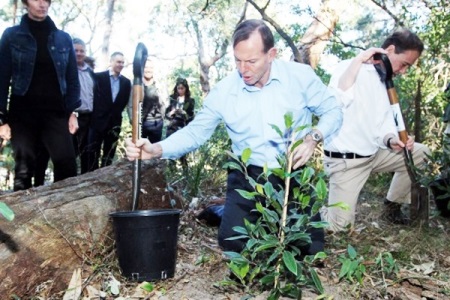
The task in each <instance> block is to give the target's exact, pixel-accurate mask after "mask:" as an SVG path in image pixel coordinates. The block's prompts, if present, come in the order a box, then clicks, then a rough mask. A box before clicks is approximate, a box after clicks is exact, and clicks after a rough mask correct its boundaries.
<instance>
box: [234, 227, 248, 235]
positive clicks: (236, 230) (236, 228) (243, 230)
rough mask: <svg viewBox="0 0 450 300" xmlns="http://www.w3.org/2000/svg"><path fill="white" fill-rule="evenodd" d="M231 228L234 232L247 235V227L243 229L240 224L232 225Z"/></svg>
mask: <svg viewBox="0 0 450 300" xmlns="http://www.w3.org/2000/svg"><path fill="white" fill-rule="evenodd" d="M233 230H234V231H235V232H237V233H241V234H245V235H248V231H247V229H245V228H244V227H242V226H234V227H233Z"/></svg>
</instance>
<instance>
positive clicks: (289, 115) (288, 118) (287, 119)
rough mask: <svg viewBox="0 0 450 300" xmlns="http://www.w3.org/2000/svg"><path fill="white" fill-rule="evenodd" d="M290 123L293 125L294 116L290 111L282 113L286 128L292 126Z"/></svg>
mask: <svg viewBox="0 0 450 300" xmlns="http://www.w3.org/2000/svg"><path fill="white" fill-rule="evenodd" d="M292 125H294V116H293V113H292V112H291V111H289V112H287V113H285V114H284V126H286V128H292Z"/></svg>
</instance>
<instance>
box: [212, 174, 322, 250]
mask: <svg viewBox="0 0 450 300" xmlns="http://www.w3.org/2000/svg"><path fill="white" fill-rule="evenodd" d="M262 172H263V169H262V168H261V167H255V166H249V167H248V175H249V176H250V177H252V178H253V179H255V180H256V179H257V178H258V176H259V175H261V173H262ZM269 181H270V182H271V183H272V184H273V186H274V187H275V188H277V187H278V186H279V185H281V186H284V182H283V181H282V180H281V179H280V178H278V177H275V176H273V175H272V176H270V177H269ZM290 184H291V191H290V195H291V194H292V189H293V188H295V187H298V186H299V185H298V183H297V182H296V181H295V180H291V183H290ZM236 189H241V190H246V191H249V192H253V191H254V189H253V188H252V187H251V185H250V184H249V183H248V181H247V179H245V176H244V174H242V173H241V172H240V171H238V170H229V171H228V181H227V195H226V202H225V207H224V211H223V216H222V222H221V223H220V227H219V235H218V240H219V245H220V246H221V247H222V248H223V249H224V250H225V251H235V252H240V251H241V250H242V249H243V248H244V246H245V243H246V242H247V241H246V240H244V239H238V240H231V241H229V240H226V239H227V238H229V237H233V236H237V235H240V234H238V233H236V232H235V231H234V230H233V227H235V226H242V227H245V226H244V219H247V220H248V221H250V222H251V223H256V221H257V220H258V218H259V217H260V214H259V213H258V212H255V211H252V210H255V203H256V202H255V201H253V200H248V199H245V198H243V197H241V195H240V194H239V193H238V192H237V191H236ZM311 201H312V200H311ZM311 206H312V203H310V206H308V207H307V208H306V209H305V210H304V211H303V213H304V214H308V215H309V214H310V213H311ZM311 221H320V214H319V213H317V214H316V215H314V216H313V217H312V218H311ZM307 232H308V233H310V234H311V240H312V244H311V245H308V246H306V247H305V246H301V247H300V249H301V250H302V253H304V254H315V253H317V252H319V251H323V246H324V240H325V234H324V230H323V229H320V228H319V229H317V228H311V229H308V230H307Z"/></svg>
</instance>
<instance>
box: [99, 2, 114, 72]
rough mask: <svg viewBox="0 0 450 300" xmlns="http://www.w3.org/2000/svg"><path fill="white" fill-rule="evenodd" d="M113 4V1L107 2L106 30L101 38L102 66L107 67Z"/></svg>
mask: <svg viewBox="0 0 450 300" xmlns="http://www.w3.org/2000/svg"><path fill="white" fill-rule="evenodd" d="M114 4H115V0H108V2H107V6H108V7H107V11H106V29H105V34H104V36H103V44H102V64H104V65H105V66H108V65H109V54H110V53H109V41H110V40H111V32H112V26H113V25H112V20H113V16H114Z"/></svg>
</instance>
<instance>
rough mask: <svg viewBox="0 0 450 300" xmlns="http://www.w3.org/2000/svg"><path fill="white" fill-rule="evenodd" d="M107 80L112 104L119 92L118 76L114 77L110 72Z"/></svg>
mask: <svg viewBox="0 0 450 300" xmlns="http://www.w3.org/2000/svg"><path fill="white" fill-rule="evenodd" d="M109 80H110V82H111V94H112V101H113V102H114V101H116V97H117V94H119V90H120V74H119V76H117V77H116V76H114V73H113V72H112V71H109Z"/></svg>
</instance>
